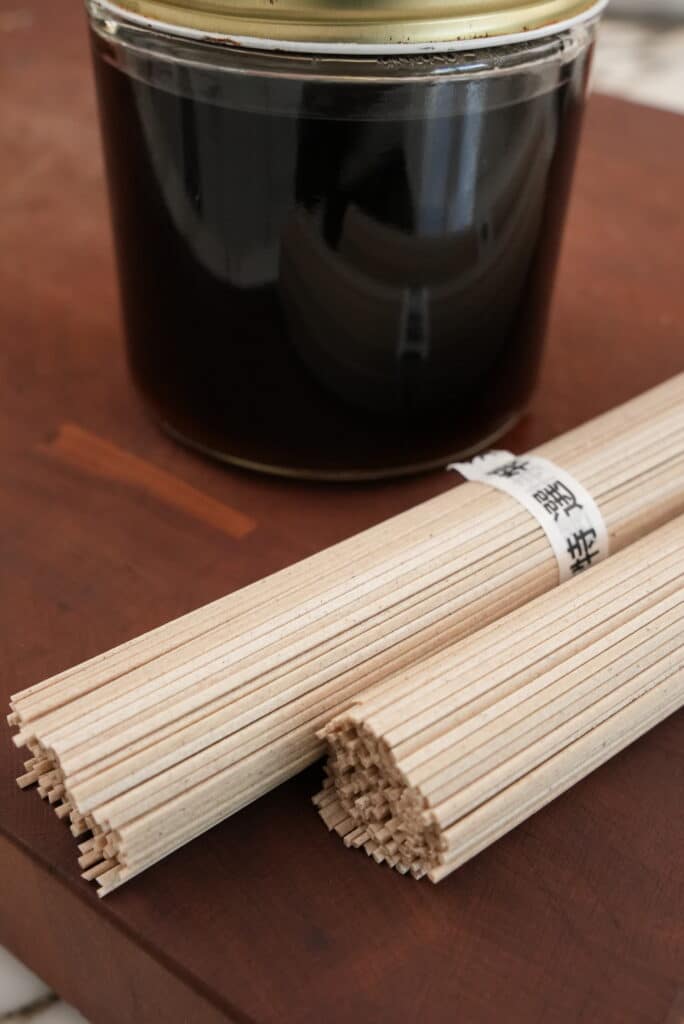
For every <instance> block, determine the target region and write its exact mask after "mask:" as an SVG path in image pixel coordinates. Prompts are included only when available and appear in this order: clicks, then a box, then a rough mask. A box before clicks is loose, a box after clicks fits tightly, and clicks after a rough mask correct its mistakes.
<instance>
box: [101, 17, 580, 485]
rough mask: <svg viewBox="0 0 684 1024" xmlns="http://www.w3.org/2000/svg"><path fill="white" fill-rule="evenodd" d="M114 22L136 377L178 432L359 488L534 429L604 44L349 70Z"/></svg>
mask: <svg viewBox="0 0 684 1024" xmlns="http://www.w3.org/2000/svg"><path fill="white" fill-rule="evenodd" d="M92 24H93V43H94V52H95V65H96V70H97V82H98V92H99V99H100V107H101V114H102V123H103V135H104V140H105V148H106V154H107V167H108V174H109V180H110V186H111V194H112V206H113V214H114V225H115V234H116V239H117V247H118V256H119V269H120V278H121V285H122V296H123V302H124V310H125V319H126V328H127V335H128V345H129V354H130V362H131V366H132V369H133V373H134V376H135V379H136V381H137V382H138V384H139V386H140V387H141V389H142V391H143V393H144V395H145V396H146V398H147V399H148V401H149V402H150V404H151V406H152V408H153V409H154V411H155V413H156V415H157V416H158V418H159V419H160V420H161V422H162V423H163V424H164V425H165V426H166V427H167V428H168V429H169V430H171V431H172V432H173V433H174V434H176V435H177V436H179V437H181V438H182V439H184V440H186V441H188V442H190V443H191V444H193V445H196V446H198V447H200V448H202V449H204V450H206V451H209V452H211V453H214V454H217V455H219V456H222V457H224V458H227V459H230V460H233V461H237V462H241V463H244V464H248V465H254V466H259V467H262V468H270V469H275V470H278V471H283V472H293V473H297V474H307V475H318V476H332V477H350V476H351V477H354V476H364V475H368V476H381V475H385V474H391V473H397V472H402V471H406V470H410V469H415V468H417V467H422V466H429V465H436V464H441V463H444V462H445V461H447V460H448V459H449V458H450V457H452V456H455V455H458V454H463V453H466V452H468V451H472V450H474V449H475V448H477V447H478V446H481V445H482V444H484V443H487V442H489V441H491V440H493V439H494V437H496V436H497V434H499V433H500V432H501V431H502V430H504V429H505V428H506V427H507V426H508V425H510V423H511V422H512V421H513V420H514V419H515V417H516V416H517V415H518V414H519V413H520V411H521V410H522V409H523V407H524V405H525V403H526V402H527V400H528V398H529V395H530V392H531V390H532V387H533V384H534V379H535V375H536V371H537V366H538V362H539V357H540V352H541V345H542V341H543V335H544V330H545V323H546V317H547V312H548V305H549V298H550V293H551V287H552V282H553V277H554V273H555V269H556V264H557V257H558V246H559V241H560V234H561V227H562V223H563V218H564V214H565V209H566V205H567V198H568V192H569V186H570V180H571V176H572V169H573V164H574V160H575V154H576V148H577V141H578V132H579V126H580V120H581V113H582V108H583V103H584V94H585V87H586V79H587V72H588V64H589V59H590V54H591V42H592V38H593V28H592V27H591V26H586V25H585V26H583V27H578V28H575V29H573V30H571V31H567V32H563V33H560V34H557V35H555V36H550V37H548V38H545V39H543V40H541V41H536V42H530V43H524V44H517V45H515V46H507V47H498V48H494V49H489V50H487V49H481V50H477V51H473V52H472V53H464V52H461V53H455V54H451V55H443V56H422V57H420V56H414V57H387V58H365V57H364V58H361V57H357V58H351V57H350V58H345V59H342V58H339V57H334V58H326V57H304V56H295V55H285V54H275V53H259V52H256V51H244V50H242V51H241V50H239V49H237V48H231V47H226V46H223V47H218V46H217V45H216V44H213V43H208V42H200V41H191V40H179V39H177V38H176V39H173V40H170V39H169V38H165V37H163V36H162V35H159V34H157V33H156V32H154V31H152V30H150V29H142V28H138V27H130V26H128V27H127V29H126V31H123V30H122V27H121V26H120V25H117V26H116V32H113V31H112V27H111V19H110V20H109V21H108V22H107V23H105V21H104V20H102V19H100V20H98V18H97V17H96V16H95V15H93V18H92Z"/></svg>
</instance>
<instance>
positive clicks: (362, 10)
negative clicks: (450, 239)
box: [86, 0, 609, 56]
mask: <svg viewBox="0 0 684 1024" xmlns="http://www.w3.org/2000/svg"><path fill="white" fill-rule="evenodd" d="M86 2H87V5H88V7H89V9H90V10H91V13H92V12H93V11H96V12H98V13H99V14H100V16H104V17H106V15H107V12H109V14H110V15H111V16H112V17H119V18H122V19H124V20H125V21H128V22H130V23H132V24H134V25H138V26H140V27H144V28H149V29H156V30H157V31H161V32H164V33H165V34H169V35H175V36H181V37H183V38H185V39H189V40H192V39H195V40H200V41H203V42H208V43H210V42H216V43H222V44H225V45H233V46H236V47H246V48H249V49H262V50H277V51H285V52H290V53H302V54H307V53H309V54H310V53H317V54H338V55H347V56H354V55H366V56H370V55H375V56H383V55H388V56H389V55H399V54H410V53H440V52H441V53H448V52H455V51H459V50H473V49H480V48H491V47H493V46H504V45H512V44H515V43H518V42H529V41H531V40H534V39H539V38H543V37H545V36H549V35H554V34H556V33H558V32H562V31H566V30H568V29H572V28H574V27H575V26H578V25H582V24H584V23H587V22H590V21H592V20H595V19H597V18H598V17H599V16H600V14H601V13H602V11H603V10H604V8H605V7H606V6H607V4H608V2H609V0H432V2H430V3H429V9H428V10H426V5H427V0H411V2H412V3H414V4H415V5H416V6H414V7H413V8H412V7H411V6H410V5H409V3H407V2H403V0H401V2H400V3H398V2H397V0H375V4H374V5H369V3H368V0H358V3H356V4H352V5H351V7H350V5H349V4H348V3H345V4H344V5H343V4H342V3H341V0H86ZM257 6H258V14H255V9H256V8H257ZM438 13H441V15H442V16H441V17H438V16H437V14H438ZM426 15H430V16H426Z"/></svg>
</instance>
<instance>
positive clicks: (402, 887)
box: [0, 0, 684, 1024]
mask: <svg viewBox="0 0 684 1024" xmlns="http://www.w3.org/2000/svg"><path fill="white" fill-rule="evenodd" d="M48 8H49V9H48ZM0 50H1V52H0V169H1V172H2V176H1V181H0V183H1V187H0V243H1V244H0V324H1V325H2V343H1V346H0V360H1V362H2V372H1V374H0V389H1V390H0V457H1V458H2V473H1V474H0V494H1V509H2V512H1V515H2V520H1V523H0V525H1V527H2V529H1V530H0V588H1V599H2V630H1V644H2V650H1V658H2V674H1V677H0V699H1V700H2V703H3V705H4V704H5V703H6V697H7V696H8V695H9V694H10V693H12V692H13V691H15V690H18V689H20V688H22V687H24V686H27V685H29V684H31V683H34V682H36V681H37V680H39V679H42V678H43V677H45V676H47V675H50V674H52V673H53V672H56V671H58V670H59V669H62V668H65V667H67V666H69V665H72V664H74V663H75V662H78V661H81V660H82V659H84V658H86V657H88V656H90V655H92V654H95V653H97V652H99V651H101V650H103V649H105V648H108V647H110V646H112V645H113V644H116V643H118V642H119V641H121V640H124V639H125V638H127V637H130V636H133V635H135V634H138V633H140V632H142V631H143V630H146V629H148V628H150V627H152V626H155V625H157V624H159V623H161V622H163V621H165V620H167V619H169V618H171V617H173V616H176V615H178V614H180V613H182V612H184V611H187V610H189V609H191V608H193V607H196V606H198V605H200V604H203V603H204V602H206V601H209V600H212V599H213V598H216V597H218V596H219V595H221V594H224V593H226V592H227V591H230V590H232V589H234V588H236V587H239V586H241V585H243V584H245V583H248V582H250V581H251V580H254V579H256V578H258V577H260V576H262V575H263V574H265V573H266V572H269V571H272V570H274V569H277V568H279V567H281V566H284V565H286V564H288V563H290V562H292V561H294V560H296V559H298V558H300V557H301V556H303V555H305V554H308V553H310V552H312V551H314V550H316V549H318V548H321V547H323V546H324V545H327V544H329V543H331V542H333V541H335V540H338V539H339V538H341V537H344V536H347V535H349V534H350V533H352V532H355V531H356V530H358V529H360V528H362V527H364V526H366V525H369V524H371V523H373V522H376V521H378V520H379V519H381V518H384V517H386V516H387V515H389V514H391V513H393V512H396V511H399V510H401V509H404V508H407V507H408V506H410V505H412V504H414V503H415V502H416V501H418V500H419V499H421V498H425V497H427V496H429V495H431V494H435V493H436V492H438V491H440V490H443V489H444V488H445V487H448V486H451V485H452V482H451V481H450V480H448V479H447V477H446V475H444V474H439V473H438V474H433V475H430V476H426V477H423V478H420V479H414V480H410V481H406V482H399V483H393V484H386V485H382V486H364V487H361V486H358V487H339V488H338V487H327V486H312V485H296V484H292V483H285V482H282V481H275V480H270V479H265V478H259V477H256V476H250V475H247V474H243V473H239V472H229V471H226V470H224V469H221V468H219V467H217V466H215V465H213V464H211V463H209V462H205V461H203V460H201V459H199V458H196V457H194V456H193V455H191V454H188V453H187V452H185V451H183V450H182V449H180V448H178V447H176V446H174V445H173V444H172V443H171V442H170V441H168V440H167V439H166V438H164V437H163V436H161V435H160V434H159V433H158V431H157V429H156V428H155V427H154V425H153V424H152V423H151V422H150V420H149V419H148V418H147V416H146V414H145V412H144V411H143V409H142V407H141V404H140V402H139V400H138V398H137V396H136V394H135V393H134V391H133V389H132V386H131V384H130V382H129V380H128V377H127V375H126V370H125V365H124V358H123V350H122V344H121V328H120V322H119V316H118V310H117V298H116V289H115V280H114V273H113V265H112V255H111V248H110V237H109V228H108V222H107V210H106V202H105V193H104V186H103V179H102V165H101V157H100V149H99V141H98V138H97V128H96V120H95V109H94V98H93V90H92V85H91V77H90V69H89V65H88V55H87V44H86V34H85V20H84V17H83V14H82V12H81V9H80V5H79V3H78V2H77V0H51V2H50V3H49V4H46V3H45V0H21V2H19V0H17V2H16V3H9V4H7V3H6V4H4V5H3V6H2V9H1V10H0ZM683 182H684V120H682V119H678V118H677V117H675V116H673V115H668V114H663V113H657V112H655V111H652V110H646V109H640V108H637V107H634V106H630V105H627V104H623V103H620V102H616V101H609V100H606V99H602V98H596V99H595V100H594V101H593V103H592V107H591V111H590V115H589V119H588V125H587V131H586V137H585V141H584V146H583V151H582V157H581V161H580V170H579V178H578V181H577V187H576V191H575V197H574V202H573V207H572V214H571V220H570V226H569V230H568V233H567V236H566V244H565V249H564V256H563V265H562V272H561V275H560V281H559V287H558V291H557V296H556V301H555V308H554V317H553V322H552V327H551V334H550V344H549V352H548V358H547V360H546V364H545V369H544V373H543V377H542V382H541V387H540V389H539V391H538V394H537V397H536V399H535V401H534V403H533V405H532V408H531V410H530V412H529V415H528V416H527V417H526V419H525V420H524V422H523V423H522V424H521V425H520V427H519V428H518V429H517V430H516V432H515V435H514V436H513V437H512V438H511V439H509V441H508V442H507V443H508V444H510V446H512V447H514V448H516V449H524V448H525V447H527V446H529V445H531V444H533V443H536V442H539V441H541V440H543V439H545V438H547V437H549V436H551V435H553V434H556V433H557V432H559V431H560V430H563V429H566V428H568V427H570V426H572V425H574V424H577V423H579V422H581V421H583V420H585V419H586V418H587V417H589V416H591V415H593V414H595V413H598V412H600V411H602V410H604V409H606V408H608V407H609V406H612V405H614V404H615V403H616V402H619V401H621V400H623V399H626V398H628V397H630V396H632V395H634V394H636V393H637V392H639V391H641V390H642V389H644V388H646V387H648V386H649V385H652V384H655V383H657V382H659V381H661V380H663V379H664V378H666V377H667V376H669V375H671V374H673V373H675V372H678V371H681V370H682V369H684V278H683V276H682V255H681V254H682V251H684V212H683V204H682V183H683ZM153 270H154V268H151V271H153ZM625 458H629V452H625ZM19 766H20V757H19V755H18V754H17V753H16V751H14V749H13V747H12V746H11V745H10V743H9V735H8V732H7V731H6V730H3V732H2V741H1V742H0V801H1V802H0V941H2V942H5V943H6V944H7V945H9V946H10V948H12V949H13V950H14V951H15V952H16V953H17V954H18V955H19V956H21V957H22V958H23V959H25V960H26V961H27V962H28V963H29V964H31V965H33V966H34V967H35V968H36V969H37V970H39V971H40V972H41V973H42V974H43V975H44V976H45V978H46V979H47V980H48V981H49V982H50V983H51V984H52V985H54V986H55V987H56V989H57V990H58V991H59V992H60V993H61V994H62V995H63V996H64V997H65V998H67V999H69V1000H71V1001H72V1002H74V1003H75V1004H76V1005H78V1006H79V1007H81V1008H82V1009H83V1011H84V1013H85V1014H86V1015H87V1016H89V1017H90V1018H91V1019H92V1020H93V1021H96V1022H100V1021H102V1022H112V1024H114V1022H116V1024H121V1022H123V1021H135V1022H136V1024H146V1022H148V1021H170V1022H176V1021H179V1022H180V1021H192V1022H196V1021H197V1022H200V1024H201V1022H205V1021H206V1022H207V1024H212V1022H213V1021H215V1020H222V1019H223V1020H231V1021H233V1020H234V1021H240V1022H241V1021H250V1022H254V1024H257V1022H258V1024H273V1022H276V1021H287V1022H288V1024H319V1022H321V1021H327V1022H337V1021H340V1022H341V1021H347V1020H350V1019H351V1020H356V1021H361V1022H369V1024H370V1022H373V1024H384V1022H386V1024H396V1022H400V1024H403V1022H404V1021H410V1022H413V1021H416V1020H423V1021H425V1022H427V1024H441V1022H452V1021H463V1022H469V1024H470V1022H476V1024H480V1022H483V1024H484V1022H487V1024H488V1022H495V1021H496V1022H500V1021H506V1022H507V1024H514V1022H525V1024H531V1022H540V1024H541V1022H544V1024H547V1022H554V1024H559V1022H561V1024H562V1022H576V1021H583V1022H584V1021H586V1022H588V1024H589V1022H590V1024H612V1022H615V1024H625V1022H627V1021H629V1022H645V1024H646V1022H649V1024H650V1022H653V1024H655V1022H664V1021H668V1022H669V1024H679V1022H680V1021H681V1020H682V1019H684V869H683V866H682V850H683V849H684V815H683V814H682V793H683V792H684V716H682V715H681V714H680V715H678V716H675V717H674V718H672V719H670V720H669V721H668V722H667V723H665V724H664V725H663V726H662V727H660V728H659V729H657V730H655V731H654V732H653V733H652V734H650V735H649V736H648V737H646V738H645V739H643V740H642V741H641V742H639V743H638V744H636V745H635V746H634V747H632V748H631V749H630V750H629V751H628V752H626V753H625V754H623V755H622V756H620V757H619V758H617V759H616V760H615V761H613V762H612V763H611V764H609V765H607V766H606V767H604V768H603V769H601V770H600V771H598V772H596V773H595V774H594V775H593V776H592V777H591V778H589V779H588V780H586V781H585V782H584V783H582V784H581V785H579V786H577V787H576V788H575V789H574V790H573V791H572V792H571V793H570V794H568V795H566V796H565V797H564V798H562V799H561V800H559V801H557V802H556V803H555V804H554V805H553V806H551V807H549V808H547V809H546V810H545V811H543V812H542V813H540V814H538V815H536V816H535V817H534V818H533V819H531V820H530V821H529V822H527V823H526V824H525V825H524V826H523V827H521V828H519V829H517V830H516V832H515V833H514V834H512V835H510V836H508V837H507V838H506V839H504V840H502V841H501V842H499V843H497V844H496V845H495V846H494V847H493V848H491V849H490V850H489V851H487V852H486V853H484V854H483V855H481V856H480V857H478V858H477V859H476V860H475V861H474V862H472V863H471V864H469V865H467V866H466V867H464V868H462V869H461V870H460V871H459V872H458V873H457V874H456V875H454V876H453V877H451V878H450V879H448V880H447V881H446V882H444V883H443V884H442V885H440V886H438V887H433V886H431V885H429V884H428V883H427V882H424V883H420V884H418V883H414V882H412V881H410V880H408V879H405V878H401V877H399V876H398V875H395V874H393V873H392V872H390V871H388V870H386V869H381V868H378V867H377V866H376V865H375V864H373V863H372V862H371V861H368V860H366V858H365V857H363V856H362V855H360V854H355V853H352V852H348V851H346V850H345V849H344V848H343V847H342V845H341V844H340V843H339V841H338V840H336V839H334V838H332V837H330V836H329V835H328V834H327V833H326V831H325V830H324V828H323V827H322V825H321V824H320V822H319V821H318V819H317V817H316V814H315V813H314V811H313V809H312V808H311V806H310V804H309V802H308V800H309V797H310V795H311V794H312V793H313V792H314V791H315V789H316V786H317V782H318V777H319V770H318V769H312V770H310V771H309V772H307V773H305V774H304V775H302V776H301V777H299V778H298V779H296V780H294V781H293V782H292V783H290V784H289V785H287V786H283V787H282V788H281V789H279V790H278V791H277V792H275V793H272V794H271V795H269V796H268V797H266V798H264V799H263V800H261V801H260V802H259V803H258V804H256V805H254V806H252V807H251V808H249V809H248V810H246V811H245V812H243V813H241V814H240V815H238V816H237V817H235V818H233V819H232V820H230V821H227V822H225V823H224V824H223V825H221V826H220V827H218V828H216V829H214V830H213V831H212V832H211V833H209V834H208V835H206V836H205V837H203V838H202V839H201V840H199V841H196V842H194V843H192V844H191V845H190V846H188V847H186V848H185V849H184V850H182V851H181V852H180V853H178V854H176V855H174V856H173V857H172V858H170V859H169V860H167V861H166V862H164V863H162V864H160V865H158V866H157V867H155V868H154V869H153V870H151V871H149V872H148V873H147V874H146V875H144V876H143V877H141V878H140V879H138V880H136V881H135V882H133V883H132V884H131V885H130V886H127V887H125V888H124V889H123V890H121V891H120V892H117V893H116V894H115V895H114V896H112V897H111V898H110V899H108V900H105V901H98V900H97V898H96V896H95V893H94V891H93V888H92V887H91V886H89V885H88V884H87V883H85V882H83V881H81V880H80V878H79V876H78V871H77V867H76V862H75V857H74V846H73V842H72V840H71V838H70V836H69V834H68V830H67V829H66V828H65V827H64V826H63V825H62V824H60V823H59V822H58V821H57V820H56V818H55V817H54V816H53V815H52V814H51V813H50V811H49V810H48V808H47V807H45V806H44V805H43V804H41V802H40V801H39V800H38V799H37V798H36V797H35V796H34V795H32V794H31V795H27V794H25V793H24V794H21V793H19V791H18V790H17V789H16V786H15V783H14V776H15V774H16V771H17V769H18V768H19Z"/></svg>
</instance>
